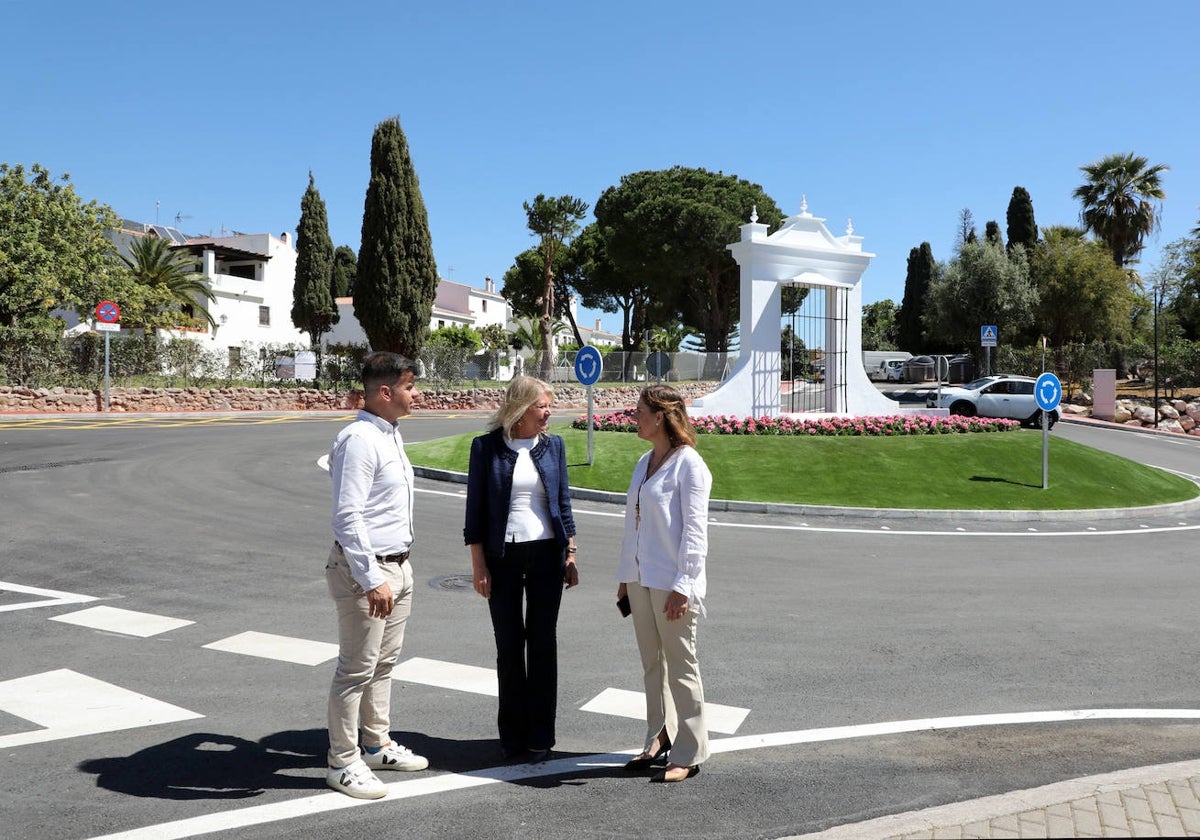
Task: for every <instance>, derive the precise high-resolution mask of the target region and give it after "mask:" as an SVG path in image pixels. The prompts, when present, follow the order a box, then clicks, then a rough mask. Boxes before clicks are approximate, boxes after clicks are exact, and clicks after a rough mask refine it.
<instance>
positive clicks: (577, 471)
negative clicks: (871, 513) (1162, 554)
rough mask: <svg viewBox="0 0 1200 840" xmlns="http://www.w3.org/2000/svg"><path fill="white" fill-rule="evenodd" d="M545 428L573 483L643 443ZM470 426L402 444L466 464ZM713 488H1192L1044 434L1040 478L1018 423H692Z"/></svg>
mask: <svg viewBox="0 0 1200 840" xmlns="http://www.w3.org/2000/svg"><path fill="white" fill-rule="evenodd" d="M553 431H554V432H555V433H556V434H560V435H562V436H563V438H564V440H565V441H566V444H567V462H568V464H569V465H570V474H571V484H572V486H575V487H590V488H594V489H599V490H611V491H616V492H620V493H624V492H625V490H626V489H628V487H629V476H630V475H631V474H632V472H633V466H634V463H635V462H636V461H637V459H638V458H639V457H640V456H641V454H642V453H643V452H645V451H646V449H647V448H648V444H647V443H646V442H645V441H643V440H641V439H639V438H638V437H637V436H636V435H634V434H630V433H628V432H595V433H594V441H595V451H594V457H593V461H594V463H593V464H592V466H590V467H589V466H587V432H585V431H578V430H575V429H571V428H569V427H568V426H566V425H565V424H564V425H562V426H556V427H555V428H554V429H553ZM473 437H474V435H473V434H471V435H460V436H457V437H450V438H441V439H438V440H432V441H426V442H424V443H414V444H409V445H407V446H406V450H407V452H408V454H409V457H410V458H411V459H412V461H413V463H414V464H419V465H421V466H427V467H434V468H439V469H447V470H455V471H458V472H466V470H467V460H468V456H469V453H470V446H471V439H472V438H473ZM696 448H697V449H698V450H699V452H700V454H702V455H703V456H704V459H705V461H706V462H707V463H708V466H709V469H710V470H712V474H713V492H712V495H713V498H714V499H739V500H745V501H759V502H786V503H791V504H802V505H838V506H850V507H890V508H916V509H922V508H925V509H954V508H962V509H976V510H1072V509H1082V508H1106V507H1136V506H1141V505H1154V504H1164V503H1167V502H1179V501H1184V500H1187V499H1192V498H1195V497H1196V496H1197V495H1198V494H1200V493H1198V490H1197V487H1196V485H1195V484H1193V483H1192V482H1190V481H1187V480H1185V479H1183V478H1180V477H1179V476H1175V475H1172V474H1170V473H1164V472H1162V471H1160V470H1156V469H1153V468H1151V467H1147V466H1143V465H1141V464H1137V463H1134V462H1133V461H1129V460H1127V459H1125V458H1120V457H1117V456H1115V455H1110V454H1108V453H1105V452H1100V451H1099V450H1096V449H1092V448H1090V447H1087V446H1082V445H1080V444H1076V443H1072V442H1071V441H1068V440H1062V439H1060V438H1056V437H1055V436H1054V435H1053V434H1052V435H1051V436H1050V481H1049V485H1050V486H1049V487H1048V488H1047V489H1045V490H1043V489H1042V433H1041V432H1040V431H1031V430H1021V431H1015V432H993V433H986V434H966V435H963V434H956V435H921V436H914V437H765V436H764V437H750V436H737V435H701V436H700V437H699V440H698V444H697V447H696Z"/></svg>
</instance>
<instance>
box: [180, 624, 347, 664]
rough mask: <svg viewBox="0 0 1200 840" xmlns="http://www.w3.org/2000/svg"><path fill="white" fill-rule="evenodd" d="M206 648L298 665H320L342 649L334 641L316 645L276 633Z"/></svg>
mask: <svg viewBox="0 0 1200 840" xmlns="http://www.w3.org/2000/svg"><path fill="white" fill-rule="evenodd" d="M202 647H204V648H207V649H208V650H220V651H224V652H226V653H240V654H242V655H244V656H257V657H260V658H262V659H277V660H280V661H282V662H292V663H294V664H296V665H320V664H321V663H322V662H328V661H329V660H330V659H333V658H335V657H336V656H337V655H338V646H337V645H335V644H331V643H330V642H314V641H312V640H310V639H297V638H295V637H294V636H277V635H275V634H274V633H259V632H257V631H254V630H247V631H246V632H245V633H238V634H237V635H234V636H228V637H226V638H224V639H218V640H217V641H215V642H210V643H209V644H207V645H203V646H202Z"/></svg>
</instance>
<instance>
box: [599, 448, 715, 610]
mask: <svg viewBox="0 0 1200 840" xmlns="http://www.w3.org/2000/svg"><path fill="white" fill-rule="evenodd" d="M650 454H651V453H650V452H647V453H646V454H645V455H643V456H642V459H641V460H640V461H638V463H637V466H636V467H634V470H633V478H632V480H631V481H630V483H629V493H628V495H627V497H626V501H625V537H624V539H623V540H622V541H621V560H620V562H619V563H618V564H617V581H618V582H624V583H634V582H636V583H640V584H641V585H642V586H645V587H647V588H650V589H662V590H665V591H671V590H674V591H675V592H678V593H680V594H681V595H685V596H687V599H688V601H689V602H694V603H696V604H698V605H699V607H700V612H701V614H702V615H703V614H704V595H705V592H706V590H707V578H706V576H705V574H704V561H705V557H706V556H707V555H708V497H709V493H710V492H711V490H712V473H710V472H709V470H708V465H707V464H705V463H704V459H703V458H701V457H700V453H698V452H697V451H696V450H695V449H694V448H693V447H691V446H681V447H679V448H678V449H676V450H675V451H674V452H672V453H671V454H670V455H669V456H667V459H666V461H664V462H663V464H662V466H660V467H659V468H658V469H657V470H656V471H655V473H654V475H652V476H650V477H649V478H646V470H647V468H648V467H649V466H650ZM639 512H640V515H639ZM639 519H640V522H639Z"/></svg>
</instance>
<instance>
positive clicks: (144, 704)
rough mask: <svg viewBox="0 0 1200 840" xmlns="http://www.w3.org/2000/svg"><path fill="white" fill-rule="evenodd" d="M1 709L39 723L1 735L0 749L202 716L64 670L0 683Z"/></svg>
mask: <svg viewBox="0 0 1200 840" xmlns="http://www.w3.org/2000/svg"><path fill="white" fill-rule="evenodd" d="M0 711H4V712H7V713H8V714H11V715H16V716H17V717H19V718H24V719H25V720H28V721H32V722H33V723H35V724H37V725H38V726H39V727H41V728H39V729H35V730H32V731H29V732H15V733H12V734H10V735H0V749H9V748H11V747H19V746H24V745H26V744H41V743H45V742H46V741H58V740H62V739H64V738H77V737H79V736H81V735H95V734H97V733H100V732H117V731H119V730H122V729H137V728H139V727H143V726H155V725H157V724H162V723H175V722H176V721H181V720H194V719H195V718H201V717H204V715H200V714H197V713H195V712H191V711H188V710H187V709H183V708H180V707H179V706H172V705H171V704H170V703H164V702H162V701H161V700H155V699H154V698H153V697H147V696H145V695H144V694H137V693H135V692H132V691H128V690H126V689H124V688H121V687H120V686H116V685H112V684H111V683H106V682H101V681H100V680H97V679H93V678H92V677H89V676H86V675H84V674H79V673H76V672H75V671H70V670H67V669H65V668H64V669H60V670H57V671H48V672H46V673H43V674H34V675H32V676H29V677H21V678H19V679H15V680H6V681H4V682H0Z"/></svg>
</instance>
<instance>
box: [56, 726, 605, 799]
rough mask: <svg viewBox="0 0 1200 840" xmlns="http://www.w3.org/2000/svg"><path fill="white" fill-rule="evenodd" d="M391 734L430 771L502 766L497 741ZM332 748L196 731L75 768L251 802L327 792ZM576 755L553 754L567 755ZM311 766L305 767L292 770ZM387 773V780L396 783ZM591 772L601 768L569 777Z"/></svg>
mask: <svg viewBox="0 0 1200 840" xmlns="http://www.w3.org/2000/svg"><path fill="white" fill-rule="evenodd" d="M394 737H395V738H396V740H397V741H399V742H400V743H402V744H404V745H406V746H408V747H409V748H411V749H412V750H413V751H414V752H416V753H418V754H420V755H424V756H426V757H428V758H429V766H430V769H431V770H434V771H442V772H451V773H466V772H472V771H474V772H485V773H486V772H488V771H489V770H492V769H495V770H498V771H499V770H500V768H501V767H502V765H503V764H504V762H503V761H502V760H501V759H500V757H499V744H498V742H497V741H496V740H495V739H482V740H452V739H447V738H433V737H429V736H427V735H421V734H419V733H415V732H395V733H394ZM328 747H329V740H328V733H327V732H326V730H324V729H306V730H299V731H287V732H276V733H274V734H272V735H267V736H265V737H264V738H262V739H260V740H259V741H257V742H255V741H249V740H246V739H245V738H238V737H236V736H231V735H215V734H213V733H209V732H197V733H194V734H191V735H185V736H183V737H180V738H176V739H174V740H173V741H167V742H166V743H163V744H157V745H155V746H153V747H147V748H146V749H144V750H139V751H138V752H136V753H134V754H133V755H130V756H126V757H124V758H121V757H112V758H93V759H88V760H86V761H82V762H80V763H79V765H78V768H79V769H80V770H82V771H84V772H86V773H95V774H96V784H97V785H99V786H100V787H102V788H106V789H108V790H111V791H115V792H117V793H124V794H127V795H129V796H145V797H153V798H156V799H247V798H250V797H254V796H259V795H261V794H262V793H264V792H266V791H268V790H305V791H318V790H324V789H325V766H326V763H325V756H326V752H327V750H328ZM569 755H571V754H569V753H556V756H557V757H560V758H565V757H567V756H569ZM289 771H307V772H289ZM395 775H396V774H387V775H386V776H385V778H384V781H388V782H390V781H394V778H393V776H395ZM570 775H572V776H574V775H582V776H585V777H587V776H593V775H607V773H606V772H605V771H600V772H599V773H593V772H587V773H584V774H576V773H572V774H570ZM509 781H511V782H515V783H518V784H529V785H533V786H539V787H542V786H546V787H550V786H556V785H559V784H562V783H563V782H562V781H561V780H559V779H550V778H545V777H542V778H530V779H528V780H526V779H518V778H514V779H510V780H509Z"/></svg>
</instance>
